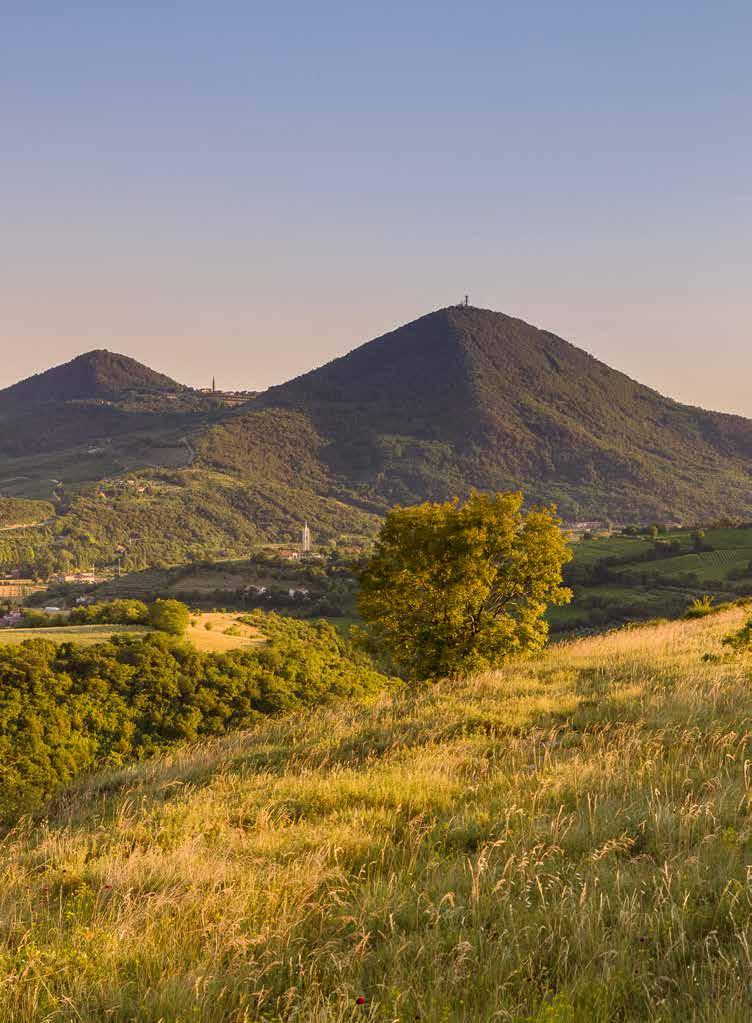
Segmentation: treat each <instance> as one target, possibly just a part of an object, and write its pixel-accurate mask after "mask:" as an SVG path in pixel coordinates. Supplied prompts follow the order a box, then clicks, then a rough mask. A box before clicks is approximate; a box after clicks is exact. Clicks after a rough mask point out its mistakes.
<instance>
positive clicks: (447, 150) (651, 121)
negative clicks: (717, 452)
mask: <svg viewBox="0 0 752 1023" xmlns="http://www.w3.org/2000/svg"><path fill="white" fill-rule="evenodd" d="M751 46H752V7H751V6H750V4H749V3H748V2H723V0H720V2H716V3H713V4H711V3H694V4H693V3H691V2H690V3H679V2H675V0H667V2H663V3H658V4H656V3H655V2H651V3H646V2H642V0H637V2H636V3H631V4H624V3H618V4H617V3H609V2H606V3H603V2H599V3H595V2H586V3H585V2H577V0H572V2H571V3H569V4H564V3H561V2H556V3H535V2H532V3H528V4H521V3H515V4H506V3H500V2H495V3H488V4H479V3H472V2H471V3H469V4H465V5H459V4H456V3H452V4H446V3H438V2H433V3H430V4H429V3H421V4H416V3H409V2H408V3H407V4H406V5H403V4H396V3H391V2H385V3H380V4H378V5H377V4H368V5H365V4H344V3H343V4H335V3H331V2H327V0H321V2H319V3H317V4H311V3H306V4H302V3H284V2H282V3H276V4H268V3H266V4H264V5H260V4H255V3H253V2H246V3H228V2H223V0H217V2H214V3H207V2H205V0H202V2H200V3H197V2H190V0H186V2H179V3H159V2H158V0H157V2H150V3H141V2H138V0H135V2H130V3H127V4H115V3H109V2H105V3H90V4H81V3H76V2H72V3H66V4H60V3H58V2H54V3H53V2H43V3H38V2H35V0H26V2H24V3H21V2H15V0H9V2H7V3H3V4H2V5H1V6H0V129H1V131H2V135H1V136H0V140H1V143H0V144H1V145H2V155H1V156H0V332H1V334H0V337H1V340H2V359H1V360H0V385H5V384H9V383H11V382H13V381H14V380H16V379H18V378H20V377H22V376H25V375H27V374H29V373H31V372H34V371H37V370H40V369H43V368H46V367H47V366H49V365H52V364H55V363H58V362H62V361H64V360H66V359H68V358H71V357H72V356H73V355H75V354H78V353H79V352H81V351H85V350H88V349H91V348H95V347H105V348H110V349H112V350H115V351H122V352H125V353H127V354H130V355H133V356H135V357H136V358H139V359H141V360H143V361H145V362H147V363H149V364H151V365H153V366H154V367H155V368H157V369H160V370H162V371H165V372H168V373H170V374H171V375H173V376H175V377H177V378H179V379H181V380H183V381H185V382H187V383H191V384H196V385H200V384H206V383H207V382H209V381H210V379H211V376H212V374H216V376H217V381H218V384H219V385H221V386H227V387H263V386H266V385H268V384H270V383H274V382H278V381H280V380H283V379H285V378H287V377H289V376H292V375H294V374H296V373H297V372H301V371H303V370H305V369H308V368H310V367H312V366H314V365H318V364H320V363H321V362H323V361H326V360H327V359H328V358H331V357H333V356H334V355H338V354H341V353H343V352H344V351H347V350H348V349H350V348H352V347H354V346H355V345H356V344H358V343H360V342H361V341H364V340H366V339H368V338H370V337H373V336H376V335H377V334H380V333H382V332H383V331H385V330H388V329H390V328H392V327H393V326H396V325H398V324H399V323H401V322H404V321H406V320H410V319H413V318H414V317H416V316H419V315H421V314H422V313H424V312H427V311H429V310H430V309H432V308H436V307H438V306H442V305H447V304H450V303H452V302H455V301H458V300H459V299H460V298H461V296H462V295H464V294H465V292H469V293H470V297H471V301H472V302H473V304H476V305H481V306H485V307H490V308H495V309H499V310H502V311H504V312H508V313H511V314H514V315H519V316H522V317H523V318H524V319H527V320H529V321H530V322H532V323H535V324H537V325H540V326H544V327H546V328H547V329H550V330H553V331H555V332H556V333H559V334H561V335H562V336H564V337H566V338H568V339H569V340H571V341H573V342H574V343H576V344H579V345H580V346H581V347H583V348H586V349H588V350H589V351H591V352H592V353H593V354H595V355H597V356H598V357H599V358H602V359H604V360H605V361H607V362H609V363H611V364H612V365H614V366H617V367H618V368H620V369H623V370H625V371H626V372H628V373H630V374H631V375H632V376H635V377H637V378H639V379H640V380H642V381H644V382H646V383H649V384H651V385H653V386H656V387H658V388H659V389H660V390H663V391H664V392H666V393H669V394H671V395H672V396H674V397H677V398H680V399H682V400H685V401H689V402H693V403H699V404H704V405H705V406H707V407H714V408H720V409H727V410H735V411H740V412H744V413H746V414H748V415H751V416H752V392H751V391H750V388H749V379H750V373H752V345H751V344H750V320H751V317H750V297H749V289H750V270H751V269H752V266H751V264H752V255H751V249H750V238H751V232H750V228H751V227H752V176H751V173H750V172H751V170H752V136H751V134H750V100H751V98H752V97H751V93H752V89H751V87H752V62H750V58H749V53H750V48H751Z"/></svg>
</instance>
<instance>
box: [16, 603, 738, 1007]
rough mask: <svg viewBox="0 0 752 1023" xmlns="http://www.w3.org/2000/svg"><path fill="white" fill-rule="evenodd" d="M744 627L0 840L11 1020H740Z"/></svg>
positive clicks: (427, 705) (661, 633)
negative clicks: (733, 651) (720, 656)
mask: <svg viewBox="0 0 752 1023" xmlns="http://www.w3.org/2000/svg"><path fill="white" fill-rule="evenodd" d="M742 617H743V616H742V614H741V612H740V611H738V610H737V611H732V612H727V613H725V614H722V615H718V616H713V617H712V618H710V619H705V620H702V621H699V622H691V623H689V622H679V623H672V624H669V625H665V626H661V627H658V628H647V629H646V628H642V629H636V630H632V631H627V632H619V633H612V634H609V635H607V636H600V637H593V638H590V639H587V640H580V641H578V642H574V643H568V644H563V645H561V646H554V647H552V648H550V649H549V650H548V651H547V652H546V653H545V654H544V655H543V657H542V658H540V659H539V660H537V661H535V662H522V663H520V664H516V665H511V666H509V667H507V668H505V669H504V670H503V671H500V672H497V673H494V674H489V675H485V676H482V677H479V678H475V679H471V680H470V681H468V682H467V683H463V684H449V683H443V684H439V685H436V686H433V687H431V688H427V689H425V690H421V691H418V692H416V693H414V694H411V695H408V696H394V697H386V696H385V697H383V698H382V699H381V700H380V701H379V702H378V703H377V704H376V705H371V706H365V705H359V704H357V703H345V704H343V705H341V706H339V707H323V708H322V707H318V708H316V710H315V711H312V712H305V713H302V712H299V713H295V714H291V715H288V716H285V717H282V718H280V719H276V720H266V721H264V722H263V723H261V724H259V725H258V726H257V727H255V728H254V729H253V730H251V731H249V732H246V733H242V734H237V735H235V736H233V737H230V738H227V739H224V740H219V741H216V742H213V743H211V744H206V745H202V746H198V747H196V748H193V749H185V750H183V751H182V752H178V753H174V754H173V755H171V756H169V757H167V758H165V759H161V760H156V761H153V762H149V763H145V764H141V765H138V766H133V767H129V768H125V769H119V770H116V771H110V772H105V773H103V774H101V775H98V776H95V777H92V778H90V779H84V780H83V781H80V782H79V783H77V784H74V785H73V786H71V787H70V788H69V789H68V791H67V792H66V793H65V794H64V795H63V796H62V797H61V798H60V799H59V800H58V801H57V802H56V803H55V804H54V805H53V806H51V807H50V808H49V810H48V820H47V821H46V822H45V823H44V824H43V825H42V826H34V825H32V824H31V823H27V824H23V825H21V826H20V827H18V828H16V829H15V830H14V832H12V833H11V834H10V835H9V836H8V837H7V838H6V839H5V841H4V842H3V844H2V845H0V891H2V910H3V952H2V955H1V956H0V985H1V986H2V992H3V996H2V1000H0V1020H1V1021H2V1023H32V1021H42V1020H49V1021H52V1020H54V1021H66V1023H67V1021H70V1023H72V1021H74V1020H77V1021H82V1020H86V1021H90V1020H91V1021H96V1020H102V1021H104V1020H111V1021H112V1023H132V1021H134V1020H138V1021H140V1023H158V1021H178V1020H180V1021H183V1020H185V1021H188V1020H195V1021H199V1020H200V1021H201V1023H241V1021H248V1023H250V1021H253V1023H274V1021H277V1023H278V1021H282V1020H285V1021H287V1020H290V1021H293V1020H299V1021H301V1023H302V1021H306V1023H350V1021H352V1020H368V1021H370V1023H377V1021H378V1023H381V1021H400V1023H401V1021H408V1020H409V1021H412V1020H416V1019H419V1020H427V1021H431V1023H434V1021H437V1023H492V1021H498V1020H508V1021H517V1023H612V1021H614V1023H615V1021H622V1023H684V1021H688V1020H693V1021H694V1020H696V1021H698V1023H699V1021H703V1023H716V1021H717V1023H744V1021H746V1020H748V1019H749V1018H750V1013H751V1012H752V990H751V989H750V982H749V963H750V958H749V955H750V953H749V949H750V947H752V896H751V895H750V886H749V862H750V848H751V847H752V828H751V826H750V799H751V798H752V797H751V795H750V778H749V770H748V766H749V762H750V756H751V755H752V748H751V747H750V732H751V731H752V691H751V690H750V686H749V682H748V675H749V664H748V663H747V662H745V661H741V662H731V663H728V664H723V663H721V664H709V663H706V662H704V661H703V660H702V657H703V654H705V653H706V652H710V653H719V652H720V651H721V649H722V648H721V646H720V638H721V637H722V635H723V634H724V633H725V632H727V631H728V630H729V629H731V628H734V627H738V625H739V624H740V623H741V621H742Z"/></svg>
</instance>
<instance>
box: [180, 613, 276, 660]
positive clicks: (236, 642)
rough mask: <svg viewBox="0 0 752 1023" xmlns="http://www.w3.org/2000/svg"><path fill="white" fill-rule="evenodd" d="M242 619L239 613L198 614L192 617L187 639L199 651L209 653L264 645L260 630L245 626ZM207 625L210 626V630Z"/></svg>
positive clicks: (186, 631) (186, 635) (186, 633)
mask: <svg viewBox="0 0 752 1023" xmlns="http://www.w3.org/2000/svg"><path fill="white" fill-rule="evenodd" d="M240 617H241V616H240V615H239V614H238V613H237V612H224V611H207V612H204V613H198V612H197V613H195V614H192V615H191V622H190V625H189V626H188V628H187V629H186V630H185V637H186V639H188V640H190V642H191V643H192V644H193V645H194V646H195V647H196V648H197V649H198V650H204V651H207V652H209V653H222V652H223V651H225V650H237V649H238V647H247V646H256V645H258V644H259V643H263V642H264V636H262V634H261V633H260V632H259V630H258V629H257V628H255V626H253V625H245V624H243V622H241V621H240ZM207 625H209V626H210V628H209V629H207V627H206V626H207ZM228 630H229V632H228Z"/></svg>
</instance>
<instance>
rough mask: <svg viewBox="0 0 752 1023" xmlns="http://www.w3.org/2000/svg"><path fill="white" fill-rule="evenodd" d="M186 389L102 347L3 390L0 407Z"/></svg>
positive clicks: (126, 357)
mask: <svg viewBox="0 0 752 1023" xmlns="http://www.w3.org/2000/svg"><path fill="white" fill-rule="evenodd" d="M183 390H186V388H185V387H183V385H181V384H178V383H176V382H175V381H174V380H172V379H171V378H170V377H168V376H165V375H164V374H163V373H157V372H156V371H155V370H153V369H149V367H148V366H144V365H143V364H142V363H140V362H137V361H136V360H135V359H131V358H130V357H129V356H127V355H119V354H117V353H116V352H108V351H107V350H106V349H104V348H100V349H96V350H95V351H91V352H86V353H85V354H83V355H79V356H77V357H76V358H75V359H72V360H71V361H70V362H66V363H64V364H63V365H61V366H55V367H54V368H52V369H48V370H46V371H45V372H44V373H37V374H36V375H35V376H31V377H28V378H27V379H26V380H22V381H20V383H17V384H13V386H11V387H6V388H5V389H4V390H1V391H0V408H2V406H3V405H8V404H11V403H16V402H34V403H37V402H60V401H74V400H85V399H97V398H101V399H114V398H119V397H122V396H123V395H124V394H127V393H130V392H133V391H141V392H150V393H176V392H178V391H183Z"/></svg>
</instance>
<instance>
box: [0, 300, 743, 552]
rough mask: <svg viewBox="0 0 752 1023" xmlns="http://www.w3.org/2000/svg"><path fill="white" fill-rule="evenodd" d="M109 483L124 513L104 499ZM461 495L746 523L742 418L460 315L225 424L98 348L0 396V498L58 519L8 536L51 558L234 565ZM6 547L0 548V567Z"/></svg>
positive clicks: (498, 323) (500, 318) (506, 327)
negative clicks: (36, 530) (255, 551)
mask: <svg viewBox="0 0 752 1023" xmlns="http://www.w3.org/2000/svg"><path fill="white" fill-rule="evenodd" d="M123 477H129V478H131V479H132V480H133V479H135V481H136V483H137V484H138V488H139V493H140V494H141V495H142V496H141V497H139V499H138V500H136V498H135V494H133V493H131V492H129V491H128V492H126V491H123V490H122V488H121V489H120V490H119V491H117V492H115V489H114V488H117V487H118V486H120V484H121V483H122V480H123ZM118 481H120V483H119V482H118ZM142 487H143V488H144V489H141V488H142ZM474 487H475V488H481V489H511V488H514V489H517V488H520V489H522V490H524V491H525V493H526V495H527V496H528V498H529V499H530V500H531V501H536V502H539V501H546V502H548V501H555V502H556V503H557V504H558V506H559V508H560V511H561V513H562V515H563V516H564V517H565V518H567V519H576V518H612V519H615V520H621V521H635V522H640V521H643V522H644V521H652V520H667V521H671V520H674V519H679V520H683V521H685V522H700V521H707V520H710V519H717V518H719V517H723V516H731V517H737V518H739V517H741V518H749V517H752V422H750V421H749V420H746V419H743V418H742V417H739V416H731V415H725V414H722V413H718V412H708V411H705V410H703V409H699V408H693V407H690V406H687V405H682V404H680V403H678V402H675V401H672V400H671V399H669V398H666V397H664V396H662V395H661V394H659V393H658V392H656V391H654V390H652V389H650V388H648V387H645V386H644V385H642V384H640V383H638V382H636V381H634V380H632V379H630V378H629V377H627V376H625V375H624V374H623V373H620V372H617V371H616V370H613V369H611V368H610V367H608V366H607V365H605V364H604V363H602V362H599V361H598V360H597V359H595V358H593V357H592V356H591V355H589V354H587V353H586V352H584V351H582V350H581V349H579V348H576V347H575V346H573V345H571V344H569V343H568V342H567V341H564V340H563V339H561V338H560V337H557V336H556V335H555V334H552V333H550V332H548V331H544V330H539V329H538V328H536V327H533V326H531V325H529V324H527V323H524V322H523V321H522V320H519V319H514V318H513V317H510V316H506V315H504V314H502V313H497V312H492V311H490V310H484V309H477V308H473V307H464V306H452V307H448V308H445V309H440V310H437V311H435V312H432V313H429V314H428V315H426V316H423V317H421V318H420V319H418V320H415V321H414V322H413V323H410V324H407V325H406V326H403V327H400V328H399V329H397V330H395V331H392V332H390V333H388V334H386V335H384V336H383V337H380V338H377V339H376V340H373V341H369V342H367V343H366V344H363V345H361V346H360V347H358V348H356V349H355V350H354V351H352V352H350V353H349V354H348V355H345V356H343V357H342V358H340V359H336V360H334V361H333V362H330V363H329V364H327V365H325V366H322V367H320V368H319V369H316V370H313V371H312V372H310V373H306V374H304V375H302V376H300V377H297V378H296V379H294V380H291V381H289V382H288V383H286V384H282V385H280V386H278V387H273V388H270V389H269V390H268V391H266V392H265V393H263V394H261V395H258V396H256V397H254V398H252V399H250V400H249V401H248V402H246V403H245V404H244V405H242V406H241V407H240V408H235V409H228V408H225V407H224V406H222V405H221V404H220V403H219V402H217V401H215V400H213V399H212V397H211V396H206V395H203V394H199V393H198V392H196V391H193V390H191V389H190V388H186V387H183V386H182V385H180V384H178V383H176V382H175V381H173V380H171V379H170V378H169V377H165V376H163V375H161V374H158V373H154V372H153V371H152V370H150V369H148V367H145V366H142V365H141V364H139V363H137V362H135V361H134V360H132V359H129V358H127V357H125V356H119V355H115V354H112V353H109V352H102V351H97V352H91V353H88V354H87V355H84V356H80V357H79V358H78V359H74V360H73V361H72V362H70V363H68V364H66V365H65V366H61V367H57V368H55V369H53V370H49V371H47V372H46V373H42V374H39V375H38V376H36V377H31V378H29V379H28V380H26V381H22V382H21V383H20V384H16V385H14V386H13V387H10V388H6V389H5V390H4V391H0V495H2V496H8V497H16V498H24V497H26V498H34V499H37V500H39V499H43V500H50V499H54V500H55V501H56V504H57V512H58V515H57V519H56V521H55V523H54V524H53V525H52V526H49V527H46V532H45V533H43V534H39V535H38V536H34V537H31V536H30V535H29V534H28V533H27V534H25V536H24V538H23V539H24V543H25V547H26V549H32V548H33V550H34V552H35V554H36V553H38V552H39V551H40V550H46V551H49V550H50V549H53V548H54V554H55V557H56V558H57V560H59V558H58V555H59V554H60V552H61V551H64V550H68V552H69V554H70V558H72V560H73V561H74V562H75V563H79V562H80V560H81V559H82V558H84V557H85V558H86V559H88V562H91V563H103V562H106V561H111V560H112V558H113V557H114V555H115V552H116V551H117V550H118V548H121V549H122V550H124V551H125V556H126V557H127V558H129V559H130V561H129V567H133V568H141V567H145V566H146V565H148V564H152V563H154V562H156V561H161V562H175V561H180V560H186V559H188V558H194V557H207V556H213V555H221V554H222V553H224V554H225V555H227V556H240V555H242V554H243V553H244V552H245V551H246V550H247V549H248V546H249V544H252V543H255V542H258V541H260V540H275V541H288V540H290V539H293V538H295V537H296V536H297V532H298V528H299V525H300V523H301V521H302V519H303V518H306V517H307V518H308V519H309V520H310V521H311V522H312V524H313V526H314V530H315V533H316V535H317V537H318V538H319V539H323V538H326V537H328V536H333V535H337V534H338V533H341V532H353V531H357V532H372V531H373V529H375V528H376V526H377V524H378V519H379V516H380V515H382V514H383V513H384V511H385V510H386V509H387V508H388V507H389V506H390V505H393V504H395V503H403V504H406V503H412V502H415V501H420V500H424V499H426V498H431V499H443V498H446V497H448V496H451V495H454V494H459V495H462V494H464V493H467V492H468V491H469V490H470V489H471V488H474ZM30 541H33V542H30ZM19 543H20V540H16V541H15V546H14V541H13V540H12V539H4V540H3V542H2V543H0V564H2V563H8V564H10V563H13V562H14V560H15V561H17V560H18V558H19ZM87 552H88V553H87ZM121 553H122V551H121Z"/></svg>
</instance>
